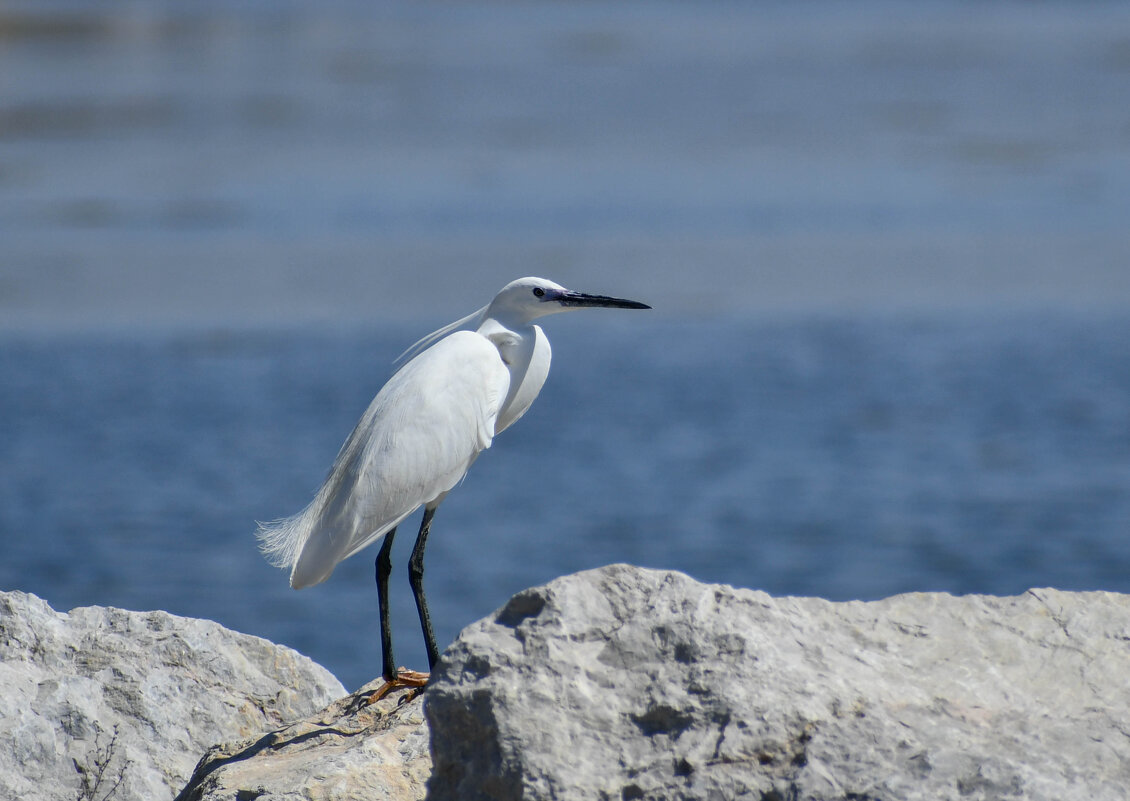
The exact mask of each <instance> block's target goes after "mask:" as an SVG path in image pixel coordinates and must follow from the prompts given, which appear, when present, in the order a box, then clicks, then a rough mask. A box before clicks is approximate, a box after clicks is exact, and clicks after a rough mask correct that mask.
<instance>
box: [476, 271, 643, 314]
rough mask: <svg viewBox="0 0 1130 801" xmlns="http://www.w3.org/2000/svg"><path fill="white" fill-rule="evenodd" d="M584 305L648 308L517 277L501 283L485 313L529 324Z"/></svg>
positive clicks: (626, 301)
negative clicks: (506, 282) (500, 287)
mask: <svg viewBox="0 0 1130 801" xmlns="http://www.w3.org/2000/svg"><path fill="white" fill-rule="evenodd" d="M584 308H606V309H650V308H651V307H650V306H648V305H647V304H644V303H638V302H636V301H634V300H623V299H622V298H610V297H608V296H606V295H589V294H586V293H584V292H574V291H573V290H571V289H566V288H565V287H563V286H561V285H560V284H555V283H553V282H552V281H549V280H546V279H545V278H519V279H518V280H517V281H511V282H510V283H509V284H507V285H506V286H504V287H503V288H502V289H501V290H500V291H499V293H498V294H497V295H495V296H494V300H492V301H491V302H490V306H489V307H487V312H486V316H487V317H492V318H494V319H496V320H499V321H503V320H505V321H507V322H511V321H512V322H515V323H520V324H524V323H529V322H530V321H531V320H536V319H537V318H539V317H545V316H546V315H547V314H557V313H558V312H563V311H572V310H573V309H584Z"/></svg>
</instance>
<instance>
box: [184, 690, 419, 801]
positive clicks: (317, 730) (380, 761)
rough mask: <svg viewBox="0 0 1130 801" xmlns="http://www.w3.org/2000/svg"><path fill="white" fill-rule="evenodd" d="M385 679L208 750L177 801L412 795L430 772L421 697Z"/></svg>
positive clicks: (395, 799)
mask: <svg viewBox="0 0 1130 801" xmlns="http://www.w3.org/2000/svg"><path fill="white" fill-rule="evenodd" d="M382 683H383V682H381V681H380V680H378V681H375V682H372V683H371V684H369V685H366V686H365V687H362V688H361V689H360V690H358V691H357V692H356V693H354V694H353V695H350V696H348V697H346V698H342V699H341V700H339V701H336V702H334V703H333V704H331V705H330V706H328V707H327V708H325V709H323V710H322V711H320V712H318V713H317V714H314V715H311V716H310V717H308V718H306V719H304V720H301V721H299V722H297V723H294V724H292V725H290V726H285V727H283V728H280V729H277V730H275V731H273V732H271V733H270V734H267V735H266V736H263V737H258V738H252V739H248V740H243V741H241V742H236V743H231V744H229V745H221V746H216V747H215V748H212V749H210V750H209V751H208V753H207V754H206V755H205V756H204V758H203V759H202V760H201V761H200V764H199V765H197V766H196V771H195V772H194V773H193V776H192V778H191V779H190V780H189V782H188V784H187V785H186V786H185V788H184V791H183V792H182V793H181V794H180V795H179V796H177V801H233V800H234V799H258V801H284V799H286V800H289V799H294V800H295V801H297V799H333V800H334V801H354V799H355V800H356V801H386V800H388V801H408V799H413V800H414V801H415V800H418V799H422V798H423V797H424V792H425V788H426V782H427V779H428V775H429V774H430V773H431V770H432V760H431V755H430V754H429V753H428V727H427V724H426V723H425V722H424V716H423V711H422V701H421V699H419V698H416V699H414V700H410V696H411V693H410V691H407V690H399V691H397V692H395V693H392V694H390V695H388V696H387V697H385V698H383V699H381V700H380V701H379V702H377V703H375V704H373V705H371V706H370V705H368V704H366V701H367V700H368V697H369V695H370V694H371V693H372V691H373V690H374V689H376V688H377V687H378V686H380V685H381V684H382Z"/></svg>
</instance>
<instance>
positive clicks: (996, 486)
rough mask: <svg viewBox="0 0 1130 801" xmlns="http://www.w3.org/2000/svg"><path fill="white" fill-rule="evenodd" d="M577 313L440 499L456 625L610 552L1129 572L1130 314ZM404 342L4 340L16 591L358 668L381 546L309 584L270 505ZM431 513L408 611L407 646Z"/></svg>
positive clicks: (451, 623)
mask: <svg viewBox="0 0 1130 801" xmlns="http://www.w3.org/2000/svg"><path fill="white" fill-rule="evenodd" d="M593 315H596V313H595V312H594V313H593ZM624 316H625V318H627V314H625V315H624ZM579 318H580V315H577V316H576V317H574V318H573V320H565V319H564V318H554V319H551V320H550V321H549V325H550V326H551V335H552V334H553V329H557V332H558V335H557V336H555V337H554V340H555V345H556V353H555V367H554V370H553V374H552V375H551V376H550V380H549V382H548V384H547V386H546V388H545V390H544V391H543V393H542V396H541V397H540V398H539V399H538V402H537V403H536V404H535V406H534V407H533V409H532V410H531V411H530V413H529V414H528V415H527V417H526V418H524V419H523V420H522V421H521V422H520V423H518V424H517V425H515V426H514V428H513V429H511V430H509V431H507V432H506V433H505V434H504V435H502V436H500V437H499V438H498V440H497V441H496V443H495V446H494V447H493V448H492V449H491V450H490V451H489V452H488V453H486V454H484V456H483V458H481V459H480V460H479V461H478V462H477V463H476V464H475V466H474V469H473V470H472V471H471V473H470V474H469V476H468V478H467V479H466V481H465V482H464V484H463V486H461V487H460V488H458V490H457V491H455V492H453V493H452V495H451V496H450V497H449V498H448V500H447V501H446V502H445V504H444V505H443V506H442V507H441V509H440V511H439V513H438V514H437V516H436V519H435V524H434V528H433V536H432V538H431V540H430V542H429V549H428V562H427V566H428V570H427V585H428V588H429V594H430V597H431V601H432V604H433V611H434V616H435V618H436V622H437V628H438V636H439V638H440V639H441V640H442V641H444V642H447V641H450V639H451V638H452V637H454V635H455V634H456V633H457V632H458V630H459V629H460V628H461V627H463V626H464V625H467V624H468V623H471V622H472V621H474V620H476V619H477V618H479V617H481V616H483V615H485V614H487V613H489V612H490V611H491V610H493V609H494V608H496V607H498V606H500V605H501V604H502V603H503V602H505V601H506V599H507V598H508V597H509V596H510V595H511V594H512V593H514V592H516V591H518V590H520V589H522V588H524V587H527V586H530V585H533V584H538V583H542V582H545V581H548V580H550V579H552V578H554V577H556V576H558V575H561V574H564V573H567V572H571V571H575V570H580V569H584V568H590V567H597V566H600V565H604V564H608V563H610V562H631V563H634V564H639V565H647V566H653V567H661V568H671V569H677V570H682V571H686V572H688V573H690V574H691V575H692V576H695V577H697V578H699V579H702V580H706V581H716V582H726V583H730V584H735V585H738V586H743V587H755V588H761V589H765V590H768V591H770V592H773V593H788V594H805V595H809V594H811V595H819V596H823V597H826V598H832V599H848V598H878V597H881V596H885V595H888V594H890V593H896V592H907V591H914V590H946V591H950V592H961V593H966V592H983V593H1016V592H1020V591H1023V590H1024V589H1026V588H1028V587H1032V586H1056V587H1061V588H1070V589H1105V590H1118V591H1123V592H1128V591H1130V537H1128V536H1127V532H1128V530H1130V492H1128V490H1127V488H1128V487H1130V369H1127V365H1130V320H1127V319H1125V318H1121V319H1105V320H1101V321H1099V320H1091V319H1077V318H1037V317H1021V318H1014V319H1007V320H986V319H983V318H981V319H973V320H961V321H958V320H953V319H945V320H942V321H922V320H917V321H896V320H888V321H885V322H861V321H857V320H846V321H834V320H813V321H807V322H800V321H793V322H789V323H776V324H758V323H751V322H744V321H739V322H734V321H731V322H712V323H709V324H706V323H697V324H691V325H687V324H676V323H665V322H655V321H653V320H645V319H641V317H640V316H638V315H632V316H631V319H622V320H617V321H615V322H613V323H609V322H607V321H604V322H603V323H598V324H595V325H592V326H589V325H582V324H580V319H579ZM555 322H559V323H562V324H561V325H557V326H553V325H552V324H553V323H555ZM415 333H416V332H389V331H379V332H374V331H366V332H355V333H353V334H348V335H346V334H339V335H333V336H328V335H324V334H310V333H307V334H290V335H281V334H256V335H240V336H235V335H228V336H219V335H211V336H208V335H198V336H184V335H180V336H171V337H158V338H154V339H150V340H149V341H146V342H138V341H135V340H131V339H127V340H122V339H113V338H110V339H100V338H93V339H92V338H85V339H83V340H81V341H76V340H62V341H60V340H50V341H43V340H41V339H36V340H31V341H25V340H15V341H11V340H10V341H7V342H5V343H3V344H2V345H0V371H2V374H3V375H4V377H5V381H4V382H3V384H2V385H0V419H3V420H4V421H5V426H6V428H7V430H8V432H9V433H8V434H7V435H6V436H5V438H4V439H3V441H0V531H2V532H3V539H2V540H0V586H3V587H5V588H18V589H23V590H28V591H31V592H35V593H37V594H39V595H42V596H43V597H45V598H47V599H49V600H50V601H51V602H52V603H53V604H55V605H56V606H57V607H60V608H63V609H67V608H70V607H72V606H75V605H85V604H91V603H98V604H109V605H116V606H122V607H126V608H132V609H150V608H161V609H166V610H169V611H172V612H175V613H178V614H184V615H192V616H199V617H207V618H213V619H215V620H219V621H220V622H222V623H224V624H226V625H228V626H230V627H233V628H236V629H239V630H242V631H248V632H253V633H256V634H259V635H262V636H265V637H268V638H270V639H273V640H276V641H279V642H284V643H287V644H290V645H292V646H294V647H296V648H298V649H299V650H301V651H303V652H305V653H307V654H309V655H311V656H313V657H314V658H316V659H317V660H319V661H320V662H322V663H323V664H325V665H327V666H328V667H330V668H331V669H332V670H334V671H335V672H336V673H337V674H338V675H339V676H340V677H341V678H342V679H343V681H344V682H345V683H346V684H347V685H350V686H356V685H359V684H360V683H362V682H364V681H366V680H368V679H369V678H371V677H372V675H373V674H374V671H375V670H376V669H377V667H376V666H377V665H378V664H379V651H378V646H377V637H376V620H375V609H376V595H375V591H374V589H373V583H372V570H373V565H372V559H373V558H374V557H375V552H365V553H363V554H361V555H359V556H357V557H354V558H353V559H351V560H349V561H347V562H346V563H344V564H343V565H341V566H340V567H339V569H338V570H337V572H336V573H335V574H334V576H333V577H332V578H331V580H330V581H329V582H327V583H326V584H323V585H320V586H318V587H316V588H312V589H309V590H304V591H302V592H293V591H291V590H289V589H288V588H287V586H286V577H285V574H284V573H283V572H282V571H276V570H274V569H272V568H270V567H268V566H267V565H266V564H265V563H264V562H263V561H262V559H261V558H260V557H259V555H258V554H257V552H256V549H255V541H254V537H253V529H254V521H255V520H257V519H259V520H263V519H270V518H274V517H278V516H282V515H285V514H290V513H292V512H294V511H297V510H298V509H299V508H301V507H302V506H303V505H305V503H306V502H307V501H308V500H309V498H310V497H311V495H312V492H313V490H314V489H315V488H316V487H317V485H318V483H319V482H320V480H321V478H322V476H323V475H324V473H325V471H326V469H327V468H328V466H329V464H330V462H331V461H332V460H333V457H334V455H335V453H336V451H337V448H338V446H339V445H340V443H341V441H342V439H343V438H344V437H345V436H346V435H347V434H348V433H349V431H350V429H351V428H352V426H353V423H354V422H355V421H356V419H357V417H358V416H359V415H360V413H361V412H362V411H363V410H364V408H365V406H366V405H367V403H368V401H369V399H370V396H371V395H372V394H373V393H374V392H375V391H376V390H377V389H378V388H379V386H380V384H381V383H382V382H383V380H384V378H385V377H386V375H387V373H388V365H389V362H390V361H391V359H392V358H393V357H394V356H395V355H396V354H397V353H398V352H399V351H400V349H401V348H402V347H403V346H404V345H406V344H408V343H409V342H411V340H412V339H413V338H414V336H415ZM414 520H415V518H413V521H414ZM413 521H409V522H408V523H407V524H406V528H405V531H406V534H405V535H404V536H402V537H401V538H400V540H398V543H397V544H398V547H397V562H398V568H397V572H396V574H395V577H396V579H397V581H398V585H399V586H398V589H397V592H398V594H397V595H396V597H395V600H394V603H395V613H396V617H395V626H396V631H397V642H398V643H399V655H400V658H401V660H402V661H405V662H408V663H410V664H416V665H420V664H422V663H423V652H422V647H421V645H420V637H419V633H418V628H417V623H416V620H415V611H414V608H413V606H412V602H411V595H410V593H409V590H408V586H407V581H406V579H405V578H404V575H403V574H404V566H405V565H406V563H407V555H408V550H409V548H410V545H411V540H412V537H413V536H414V530H413V526H414V525H415V523H414V522H413ZM371 550H372V549H371Z"/></svg>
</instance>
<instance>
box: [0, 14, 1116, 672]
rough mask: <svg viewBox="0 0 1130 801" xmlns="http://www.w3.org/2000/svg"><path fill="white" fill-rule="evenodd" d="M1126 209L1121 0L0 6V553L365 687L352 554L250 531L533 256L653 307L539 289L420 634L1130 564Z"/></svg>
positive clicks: (450, 533) (65, 584) (445, 539)
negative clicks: (759, 593) (627, 583)
mask: <svg viewBox="0 0 1130 801" xmlns="http://www.w3.org/2000/svg"><path fill="white" fill-rule="evenodd" d="M1128 213H1130V6H1126V5H1124V4H1118V3H1093V4H1078V3H1066V2H1063V3H1055V2H1047V3H1035V4H1033V3H1007V2H1006V3H993V4H973V3H965V2H935V3H886V2H863V3H856V4H841V3H823V2H816V3H805V4H785V3H724V2H719V3H705V4H685V5H684V4H669V3H659V2H656V3H632V4H628V3H611V2H601V1H599V0H598V2H592V3H583V4H565V3H527V4H510V3H482V2H462V3H450V4H446V3H411V4H408V3H361V2H347V1H345V0H340V1H335V2H326V3H319V4H313V3H310V4H299V3H296V2H291V3H275V2H271V3H268V2H249V3H241V4H239V5H238V7H232V6H230V4H224V3H219V2H193V3H188V2H148V3H140V2H137V3H135V2H120V3H112V4H109V3H107V4H97V5H95V4H90V3H82V2H27V3H20V2H9V3H5V4H4V5H3V6H2V7H0V588H3V589H21V590H27V591H30V592H35V593H37V594H39V595H41V596H43V597H44V598H46V599H47V600H48V601H50V602H51V603H52V604H53V605H55V606H56V607H57V608H61V609H68V608H71V607H73V606H77V605H88V604H105V605H117V606H123V607H127V608H134V609H151V608H161V609H166V610H169V611H171V612H175V613H178V614H184V615H193V616H200V617H209V618H212V619H215V620H219V621H220V622H222V623H224V624H225V625H228V626H231V627H233V628H236V629H239V630H242V631H246V632H249V633H253V634H258V635H261V636H264V637H268V638H270V639H273V640H275V641H278V642H284V643H286V644H289V645H292V646H294V647H296V648H298V649H299V650H301V651H303V652H304V653H307V654H308V655H310V656H312V657H314V658H315V659H317V660H318V661H320V662H321V663H323V664H325V665H326V666H327V667H329V668H330V669H331V670H333V671H334V672H335V673H336V674H337V675H338V676H339V677H340V678H341V679H342V681H343V682H344V683H345V684H346V685H347V686H350V687H355V686H358V685H360V684H361V683H363V682H364V681H367V680H368V679H370V678H372V677H373V676H375V675H376V673H377V672H378V671H379V648H378V644H377V629H376V620H375V611H376V598H375V592H374V590H373V588H372V558H373V557H374V556H375V552H367V553H365V554H363V555H361V556H358V557H355V558H354V559H351V560H349V561H347V562H346V563H343V564H342V565H341V566H340V567H339V568H338V570H337V572H336V573H335V575H334V577H333V578H332V579H331V580H330V581H329V582H327V583H326V584H323V585H320V586H318V587H316V588H313V589H309V590H305V591H303V592H301V593H295V592H293V591H291V590H289V589H288V588H287V586H286V579H285V575H284V574H283V573H282V572H280V571H276V570H274V569H273V568H271V567H269V566H268V565H267V564H266V563H265V562H263V561H262V559H261V558H260V557H259V555H258V553H257V552H256V549H255V542H254V537H253V531H254V521H255V520H259V519H271V518H275V517H279V516H283V515H286V514H290V513H292V512H294V511H297V510H298V509H299V508H301V507H302V506H303V505H304V504H305V503H306V502H307V501H308V500H309V498H310V496H311V495H312V493H313V491H314V489H315V488H316V487H317V485H318V483H319V481H320V480H321V478H322V477H323V475H324V473H325V471H326V470H327V469H328V467H329V465H330V463H331V462H332V460H333V457H334V455H335V453H336V452H337V448H338V446H339V445H340V443H341V441H342V440H343V439H344V437H345V436H346V435H347V434H348V433H349V431H350V429H351V428H352V426H353V424H354V422H355V421H356V419H357V417H358V416H359V415H360V413H361V412H362V411H363V410H364V408H365V406H366V405H367V403H368V401H369V399H370V398H371V397H372V395H373V394H374V393H375V392H376V390H377V389H379V387H380V385H381V384H382V383H383V382H384V380H385V379H386V378H387V376H388V375H389V372H390V370H391V362H392V360H393V358H395V356H396V355H397V354H398V353H400V351H401V350H403V349H404V348H405V347H406V346H407V345H409V344H410V343H411V342H413V341H415V339H417V338H418V337H419V336H421V335H422V334H424V333H426V332H428V331H430V330H432V329H433V328H436V327H438V326H440V325H442V324H444V323H446V322H447V321H449V320H451V319H454V318H456V317H460V316H462V315H463V314H466V313H467V312H469V311H471V310H472V309H475V308H478V307H479V306H481V305H482V304H483V303H485V302H486V301H487V300H488V299H489V298H490V297H491V296H492V295H493V293H494V292H495V291H496V290H497V289H498V288H499V287H501V286H502V285H503V284H505V283H506V282H507V281H509V280H511V279H513V278H515V277H519V276H522V275H531V274H532V275H543V276H546V277H548V278H552V279H553V280H556V281H558V282H560V283H563V284H565V285H567V286H570V287H574V288H577V289H582V290H587V291H594V292H600V293H605V294H613V295H620V296H624V297H631V298H635V299H639V300H643V301H645V302H648V303H651V304H652V305H653V306H655V311H653V312H647V313H637V312H623V313H617V312H604V313H601V312H591V313H587V314H577V315H568V316H561V317H555V318H552V319H550V320H548V321H547V323H546V328H547V331H548V333H549V336H550V338H551V340H552V341H553V344H554V352H555V361H554V368H553V372H552V374H551V376H550V379H549V382H548V383H547V385H546V388H545V390H544V391H543V394H542V396H541V398H539V400H538V402H537V403H536V404H535V405H534V407H533V409H532V410H531V412H530V413H529V414H528V415H527V416H526V418H524V419H523V420H522V421H521V423H519V424H518V425H516V426H515V427H514V428H513V429H512V430H511V431H508V432H507V433H506V434H505V435H504V436H502V437H500V438H499V439H498V440H497V441H496V443H495V446H494V447H493V448H492V449H491V451H490V452H489V453H488V454H486V455H484V457H483V458H481V459H480V460H479V461H478V462H477V463H476V465H475V468H474V470H472V472H471V474H470V475H469V476H468V478H467V480H466V481H465V483H464V485H463V487H461V488H460V489H459V490H458V491H457V492H455V493H453V494H452V496H451V497H450V498H449V499H448V500H447V501H446V502H445V504H444V506H443V507H442V508H441V510H440V512H439V513H438V515H437V517H436V522H435V528H434V533H433V537H432V539H431V541H430V543H429V549H428V571H427V584H428V589H429V597H430V598H431V600H432V604H433V614H434V617H435V619H436V623H437V629H438V635H439V639H440V640H441V643H446V642H448V641H450V640H451V639H452V638H453V637H454V636H455V634H456V633H457V632H458V630H459V629H460V628H462V627H463V626H464V625H466V624H468V623H470V622H472V621H474V620H475V619H477V618H479V617H481V616H482V615H485V614H487V613H489V612H490V611H491V610H492V609H494V608H496V607H497V606H499V605H501V604H502V603H504V602H505V600H506V599H507V598H508V597H509V596H510V595H511V594H512V593H514V592H516V591H518V590H520V589H522V588H524V587H527V586H530V585H532V584H537V583H541V582H545V581H548V580H550V579H552V578H554V577H556V576H558V575H561V574H564V573H567V572H571V571H574V570H579V569H583V568H589V567H596V566H599V565H603V564H607V563H609V562H621V561H623V562H632V563H636V564H642V565H648V566H654V567H661V568H672V569H678V570H683V571H686V572H688V573H690V574H691V575H693V576H695V577H697V578H699V579H702V580H706V581H718V582H728V583H732V584H736V585H739V586H745V587H754V588H760V589H765V590H767V591H770V592H773V593H778V594H812V595H820V596H823V597H826V598H832V599H848V598H877V597H882V596H884V595H888V594H891V593H895V592H905V591H915V590H945V591H950V592H983V593H998V594H1004V593H1016V592H1020V591H1023V590H1024V589H1026V588H1028V587H1030V586H1040V585H1052V586H1057V587H1063V588H1067V589H1103V590H1115V591H1122V592H1130V538H1128V536H1127V535H1128V533H1130V490H1128V488H1130V271H1128V265H1127V254H1128V253H1130V225H1128V224H1127V223H1128V216H1130V214H1128ZM415 525H416V522H415V519H413V520H411V521H409V522H408V523H406V533H405V534H403V535H402V537H401V539H400V541H398V547H397V549H396V556H395V558H396V561H397V564H398V565H399V566H400V567H398V568H397V573H396V574H395V578H396V580H397V587H396V593H397V594H396V596H395V597H394V601H393V603H394V625H395V628H396V642H397V645H398V655H399V657H400V659H399V661H401V662H403V663H406V664H409V665H412V666H415V667H420V666H422V665H423V664H424V655H423V648H422V645H421V643H420V637H419V634H418V630H417V624H416V621H415V612H414V609H413V608H412V604H411V600H410V593H409V592H408V588H407V582H406V581H405V580H404V576H403V572H404V566H405V565H406V562H407V552H408V550H409V548H410V545H411V540H412V537H413V535H414V531H408V529H414V527H415Z"/></svg>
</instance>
